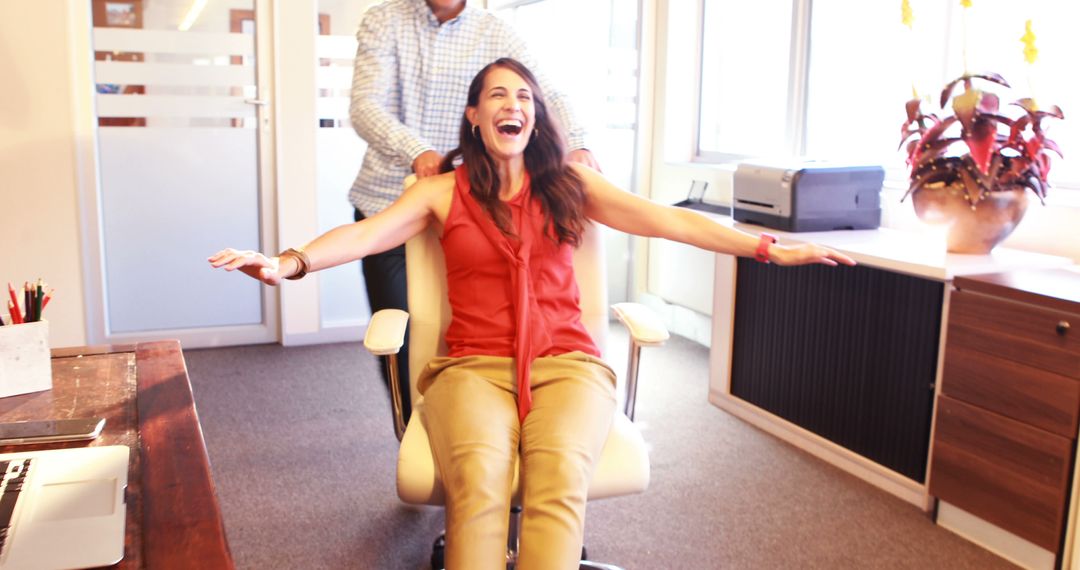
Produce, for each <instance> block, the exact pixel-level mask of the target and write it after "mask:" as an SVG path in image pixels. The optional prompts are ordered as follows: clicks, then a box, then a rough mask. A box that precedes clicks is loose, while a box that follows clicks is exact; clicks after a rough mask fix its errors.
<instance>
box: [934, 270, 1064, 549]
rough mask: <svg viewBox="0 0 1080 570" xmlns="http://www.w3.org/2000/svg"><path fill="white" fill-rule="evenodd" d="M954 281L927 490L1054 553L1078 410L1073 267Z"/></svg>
mask: <svg viewBox="0 0 1080 570" xmlns="http://www.w3.org/2000/svg"><path fill="white" fill-rule="evenodd" d="M954 286H955V288H956V290H955V291H953V293H952V297H951V301H950V307H949V315H948V332H947V336H946V342H945V359H944V369H943V372H942V380H941V390H940V393H939V396H938V399H937V406H938V407H937V415H936V420H935V428H934V440H933V454H932V460H931V466H930V482H929V490H930V494H931V495H933V496H934V497H936V498H937V499H939V500H942V501H945V502H947V503H949V504H950V505H953V506H955V507H957V508H959V509H962V510H964V511H966V512H968V513H970V514H972V515H974V516H976V517H978V518H979V519H982V520H984V521H986V522H989V523H992V524H993V525H995V526H997V527H1000V528H1002V529H1004V530H1006V531H1008V532H1010V533H1012V534H1014V535H1016V536H1019V537H1021V538H1023V539H1025V540H1027V541H1029V542H1031V543H1033V544H1035V545H1037V546H1039V547H1041V548H1044V549H1046V550H1047V551H1049V552H1051V553H1054V554H1055V555H1057V554H1060V552H1061V547H1062V542H1063V535H1064V529H1065V525H1066V522H1067V518H1068V517H1067V514H1068V506H1069V494H1070V483H1071V481H1072V473H1073V469H1074V461H1075V457H1074V455H1075V453H1074V450H1075V449H1076V439H1077V424H1078V418H1080V330H1077V327H1080V273H1078V272H1076V271H1072V270H1066V269H1055V270H1040V271H1026V272H1014V273H1000V274H994V275H982V276H973V277H957V278H956V279H955V281H954Z"/></svg>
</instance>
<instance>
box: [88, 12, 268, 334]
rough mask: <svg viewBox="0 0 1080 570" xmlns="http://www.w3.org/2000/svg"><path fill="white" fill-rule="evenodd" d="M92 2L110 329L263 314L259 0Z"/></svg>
mask: <svg viewBox="0 0 1080 570" xmlns="http://www.w3.org/2000/svg"><path fill="white" fill-rule="evenodd" d="M92 6H93V16H94V20H93V21H94V29H93V49H94V58H95V60H96V61H95V64H94V81H95V87H96V92H97V94H96V108H97V115H98V130H97V142H98V149H99V154H98V157H99V161H100V176H101V181H100V183H101V206H100V207H101V216H102V220H101V228H102V236H101V237H102V241H103V247H102V252H103V266H104V267H103V270H104V285H105V304H106V310H105V317H106V324H105V329H106V335H112V334H117V333H144V332H149V331H158V332H162V331H171V330H178V329H185V330H190V329H205V328H211V327H222V326H241V325H258V324H260V323H263V322H264V319H265V316H264V315H263V304H262V289H261V286H260V285H259V283H258V282H256V281H254V280H251V279H238V278H237V277H236V276H235V275H229V274H226V273H225V272H222V271H214V270H212V269H211V268H210V267H209V265H208V264H207V262H206V258H207V256H208V255H209V254H210V253H213V252H214V251H217V250H218V249H221V248H222V247H226V246H232V247H236V248H240V249H261V248H260V245H261V244H260V222H259V219H260V200H259V177H258V164H259V160H258V151H259V143H258V122H257V115H256V107H257V106H258V105H260V104H261V101H259V100H258V99H257V98H256V93H257V92H258V91H257V87H256V72H255V41H254V37H255V36H254V31H255V28H254V21H255V20H254V17H255V13H254V6H253V0H249V1H247V2H241V1H233V2H228V3H224V2H206V1H205V0H195V1H192V0H153V1H147V0H123V1H121V0H115V1H114V0H93V1H92ZM211 334H212V333H211Z"/></svg>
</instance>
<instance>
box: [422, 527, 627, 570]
mask: <svg viewBox="0 0 1080 570" xmlns="http://www.w3.org/2000/svg"><path fill="white" fill-rule="evenodd" d="M586 556H587V554H586V551H585V547H584V546H583V547H581V558H582V560H581V563H580V564H579V566H578V568H579V570H623V568H622V567H621V566H615V565H614V564H604V563H602V562H593V561H592V560H585V557H586ZM445 560H446V535H444V534H440V535H439V537H438V538H436V539H435V543H434V544H432V545H431V570H445V568H446V563H445ZM514 567H515V564H514V563H513V562H509V561H508V562H507V563H506V570H514Z"/></svg>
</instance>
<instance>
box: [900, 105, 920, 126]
mask: <svg viewBox="0 0 1080 570" xmlns="http://www.w3.org/2000/svg"><path fill="white" fill-rule="evenodd" d="M921 105H922V99H912V100H910V101H908V102H907V103H906V104H905V105H904V107H905V108H907V120H908V124H911V123H914V122H916V121H918V120H919V119H921V118H922V113H920V112H919V107H920V106H921Z"/></svg>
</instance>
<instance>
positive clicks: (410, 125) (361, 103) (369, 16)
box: [349, 0, 585, 216]
mask: <svg viewBox="0 0 1080 570" xmlns="http://www.w3.org/2000/svg"><path fill="white" fill-rule="evenodd" d="M356 39H357V40H358V41H359V45H358V47H357V50H356V63H355V68H354V70H353V82H352V102H351V105H350V106H349V116H350V118H351V119H352V124H353V128H355V129H356V132H357V133H358V134H359V135H360V137H361V138H363V139H364V140H365V141H366V142H367V144H368V150H367V152H366V153H365V154H364V162H363V165H362V166H361V168H360V173H359V174H358V175H357V177H356V181H355V182H353V186H352V190H350V192H349V201H350V202H352V204H353V205H354V206H356V207H357V208H359V209H360V211H362V212H364V214H366V215H369V216H370V215H372V214H376V213H378V212H381V211H382V210H383V209H385V208H386V207H387V206H389V205H390V204H391V203H392V202H393V201H394V200H395V199H397V197H398V196H400V195H401V190H402V186H401V184H402V181H403V180H404V179H405V177H406V176H407V175H409V174H410V173H411V172H412V162H413V160H414V159H416V157H418V156H420V154H421V153H423V152H425V151H427V150H434V151H436V152H438V153H439V154H446V153H447V152H449V151H450V150H452V149H454V148H455V147H457V143H458V133H459V129H460V127H461V117H462V115H463V113H464V112H465V102H466V98H467V96H468V89H469V83H470V82H471V81H472V79H473V77H474V76H475V75H476V74H477V73H478V72H479V71H480V70H481V69H482V68H483V67H484V66H485V65H487V64H489V63H491V62H492V61H494V60H495V59H498V58H500V57H512V58H514V59H516V60H518V61H520V62H522V63H523V64H525V66H526V67H528V68H529V70H530V71H532V72H533V73H534V74H536V76H537V80H538V81H539V82H540V88H541V89H542V90H543V92H544V96H545V99H546V101H547V104H548V108H549V110H550V111H551V112H552V114H553V115H554V116H555V118H557V119H558V120H559V121H560V122H561V123H562V124H563V125H564V128H566V130H567V143H568V150H574V149H579V148H585V140H584V138H585V133H584V130H583V129H582V128H581V127H580V125H579V124H578V122H577V120H575V118H574V116H573V114H572V112H571V111H570V109H569V107H568V105H567V104H566V101H565V99H564V98H563V96H562V95H561V94H560V93H559V92H558V91H557V90H555V89H553V88H552V87H551V85H550V84H549V83H548V81H547V80H546V78H545V77H544V76H543V75H542V74H541V73H539V72H538V71H537V69H536V66H535V61H534V60H533V58H532V56H531V55H529V53H528V51H527V49H526V48H525V44H524V42H523V41H522V40H521V38H519V37H518V35H517V34H516V33H515V32H514V30H513V29H512V28H511V27H510V25H509V24H508V23H506V22H504V21H503V20H501V19H500V18H498V17H497V16H495V15H494V14H492V13H491V12H488V11H486V10H482V9H480V8H474V7H472V6H470V5H466V6H465V9H464V10H462V12H461V13H460V14H458V16H457V17H456V18H454V19H452V20H448V21H447V22H445V23H443V24H442V25H440V24H439V21H438V20H437V19H436V18H435V16H434V14H432V13H431V9H430V8H428V6H427V4H426V3H425V2H424V0H388V1H387V2H383V3H382V4H378V5H376V6H373V7H371V8H369V9H368V11H367V12H366V13H365V14H364V18H363V19H362V21H361V22H360V29H359V31H357V33H356Z"/></svg>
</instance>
